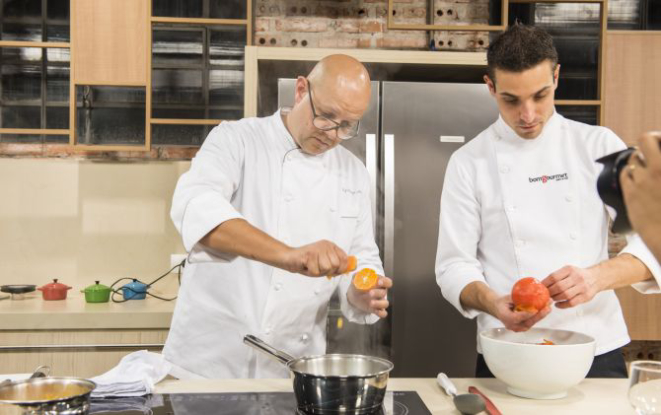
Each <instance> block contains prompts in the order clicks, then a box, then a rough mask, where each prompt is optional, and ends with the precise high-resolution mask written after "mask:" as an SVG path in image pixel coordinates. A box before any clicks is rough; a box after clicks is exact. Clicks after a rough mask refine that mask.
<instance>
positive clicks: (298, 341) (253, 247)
mask: <svg viewBox="0 0 661 415" xmlns="http://www.w3.org/2000/svg"><path fill="white" fill-rule="evenodd" d="M369 98H370V79H369V75H368V73H367V71H366V69H365V67H364V66H363V65H362V64H361V63H360V62H358V61H357V60H355V59H353V58H351V57H349V56H345V55H332V56H329V57H326V58H324V59H323V60H321V61H320V62H319V63H318V64H317V65H316V66H315V67H314V69H313V70H312V71H311V72H310V74H309V75H308V76H307V77H302V76H301V77H299V78H298V80H297V82H296V99H295V105H294V107H293V108H292V109H291V110H290V111H287V112H285V111H283V110H278V111H277V112H276V113H275V114H273V115H272V116H269V117H265V118H247V119H243V120H240V121H236V122H223V123H222V124H220V125H219V126H217V127H216V128H214V129H213V130H212V131H211V133H210V134H209V136H208V137H207V139H206V141H205V142H204V145H203V146H202V147H201V149H200V151H199V152H198V153H197V155H196V156H195V158H194V159H193V161H192V163H191V168H190V170H189V171H188V172H187V173H185V174H184V175H183V176H182V177H181V178H180V180H179V183H178V184H177V187H176V190H175V193H174V197H173V202H172V212H171V214H172V220H173V221H174V224H175V226H176V228H177V230H178V231H179V232H180V233H181V235H182V238H183V243H184V246H185V248H186V250H187V251H188V252H189V256H188V264H187V266H186V268H185V275H184V278H183V281H182V286H181V288H180V291H179V300H178V301H177V305H176V308H175V313H174V317H173V320H172V326H171V328H170V333H169V336H168V339H167V342H166V345H165V349H164V354H165V356H166V359H167V360H168V361H170V362H171V363H173V364H174V366H175V369H174V370H173V372H172V374H173V375H175V376H177V377H180V378H195V377H205V378H273V377H287V376H288V373H289V372H288V370H287V369H286V368H285V367H284V366H283V365H281V364H279V363H277V362H274V361H272V360H271V359H269V358H268V357H265V356H262V355H261V354H259V353H256V352H255V351H254V350H253V349H252V348H250V347H248V346H246V345H244V344H243V343H242V339H243V336H244V335H245V334H254V335H256V336H258V337H260V338H262V339H263V340H265V341H266V342H267V343H270V344H272V345H273V346H275V347H277V348H279V349H282V350H284V351H287V352H288V353H290V354H292V355H293V356H304V355H318V354H323V353H324V352H325V350H326V336H325V331H326V315H327V307H328V303H329V301H330V298H331V295H332V294H333V292H334V291H335V290H336V289H339V290H340V293H341V295H340V298H341V308H342V311H343V313H344V314H345V316H347V317H348V318H349V319H350V320H352V321H356V322H360V323H374V322H375V321H377V320H378V319H379V318H383V317H385V316H386V315H387V312H386V309H387V308H388V300H387V299H386V292H387V290H388V288H390V287H391V286H392V281H391V280H390V279H389V278H387V277H384V276H383V268H382V264H381V260H380V259H379V252H378V248H377V246H376V244H375V242H374V237H373V229H372V219H371V209H370V199H369V179H368V175H367V171H366V169H365V167H364V166H363V165H362V163H361V162H360V161H359V160H358V159H357V158H356V157H355V156H353V155H352V154H351V153H350V152H349V151H348V150H346V149H345V148H343V147H342V146H338V144H339V143H340V142H341V141H342V140H345V139H350V138H352V137H354V136H355V135H356V134H357V131H358V124H359V120H360V118H361V116H362V115H363V113H364V112H365V110H366V109H367V107H368V105H369ZM347 255H355V256H357V258H358V267H359V268H363V267H369V268H372V269H374V270H376V271H377V273H378V274H379V275H380V277H379V279H378V284H377V287H376V288H374V289H371V290H369V291H359V290H357V289H356V288H355V287H354V286H353V285H352V284H351V281H350V276H349V275H344V276H342V277H336V278H333V279H331V280H329V279H327V278H326V276H327V275H337V274H342V273H343V271H344V270H346V269H347V262H348V261H347ZM316 277H321V278H316Z"/></svg>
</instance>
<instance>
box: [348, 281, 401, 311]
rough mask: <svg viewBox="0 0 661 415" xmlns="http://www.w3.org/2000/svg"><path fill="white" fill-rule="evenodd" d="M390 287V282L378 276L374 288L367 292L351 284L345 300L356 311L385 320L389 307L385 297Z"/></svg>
mask: <svg viewBox="0 0 661 415" xmlns="http://www.w3.org/2000/svg"><path fill="white" fill-rule="evenodd" d="M391 287H392V280H391V279H390V278H388V277H383V276H381V275H379V279H378V281H377V283H376V288H372V289H371V290H369V291H361V290H359V289H357V288H356V287H355V286H354V285H353V284H351V286H350V287H349V291H348V292H347V299H348V300H349V303H350V304H351V305H352V306H354V307H356V308H357V309H359V310H361V311H363V312H365V313H372V314H376V315H377V316H379V317H380V318H385V317H386V316H387V315H388V312H387V311H386V309H387V308H388V307H389V306H390V302H388V299H387V298H386V295H387V294H388V290H389V289H390V288H391Z"/></svg>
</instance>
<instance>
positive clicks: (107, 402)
mask: <svg viewBox="0 0 661 415" xmlns="http://www.w3.org/2000/svg"><path fill="white" fill-rule="evenodd" d="M162 406H163V396H162V395H149V396H144V397H143V396H130V397H123V398H94V397H92V401H91V402H90V410H89V413H90V414H111V413H118V414H123V413H126V412H129V411H131V412H129V413H131V414H138V413H140V414H145V415H152V414H153V413H154V411H153V410H152V409H154V408H160V407H162Z"/></svg>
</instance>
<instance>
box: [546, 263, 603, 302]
mask: <svg viewBox="0 0 661 415" xmlns="http://www.w3.org/2000/svg"><path fill="white" fill-rule="evenodd" d="M542 284H544V285H545V286H546V288H548V289H549V294H551V298H552V299H553V301H555V302H556V304H555V306H556V307H558V308H570V307H575V306H577V305H579V304H583V303H587V302H588V301H590V300H592V299H593V298H594V296H595V295H597V293H599V291H601V288H600V287H599V280H598V278H597V271H596V269H594V268H587V269H584V268H578V267H574V266H571V265H567V266H564V267H562V268H560V269H559V270H557V271H555V272H553V273H551V275H549V276H548V277H546V278H544V280H543V281H542Z"/></svg>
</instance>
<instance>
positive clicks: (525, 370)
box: [480, 328, 595, 399]
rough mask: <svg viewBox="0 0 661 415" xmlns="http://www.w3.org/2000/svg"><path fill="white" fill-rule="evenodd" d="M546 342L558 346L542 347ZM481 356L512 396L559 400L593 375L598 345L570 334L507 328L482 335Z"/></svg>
mask: <svg viewBox="0 0 661 415" xmlns="http://www.w3.org/2000/svg"><path fill="white" fill-rule="evenodd" d="M544 339H547V340H551V341H552V342H554V343H555V345H548V346H547V345H539V344H537V343H541V342H543V341H544ZM480 342H481V344H482V353H483V354H484V360H486V362H487V366H488V367H489V369H490V370H491V372H492V373H493V374H494V376H496V378H498V379H500V380H501V381H503V382H504V383H505V384H506V385H507V391H508V392H509V393H511V394H513V395H517V396H521V397H524V398H532V399H558V398H563V397H565V396H566V395H567V390H568V389H569V388H571V387H572V386H575V385H578V384H579V383H580V382H581V381H582V380H583V379H585V376H586V375H587V374H588V372H589V371H590V367H591V366H592V361H593V360H594V352H595V342H594V339H593V338H592V337H590V336H588V335H585V334H582V333H577V332H574V331H569V330H553V329H542V328H532V329H530V330H528V331H526V332H522V333H515V332H513V331H509V330H507V329H505V328H497V329H489V330H485V331H483V332H481V333H480Z"/></svg>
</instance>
